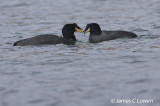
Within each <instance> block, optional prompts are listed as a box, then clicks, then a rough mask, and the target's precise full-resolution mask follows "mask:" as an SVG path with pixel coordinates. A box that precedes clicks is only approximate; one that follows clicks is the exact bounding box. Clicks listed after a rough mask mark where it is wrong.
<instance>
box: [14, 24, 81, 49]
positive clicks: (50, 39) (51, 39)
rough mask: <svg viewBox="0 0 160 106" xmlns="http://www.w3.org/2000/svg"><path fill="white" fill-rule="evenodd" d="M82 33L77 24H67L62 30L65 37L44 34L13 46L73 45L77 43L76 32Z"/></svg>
mask: <svg viewBox="0 0 160 106" xmlns="http://www.w3.org/2000/svg"><path fill="white" fill-rule="evenodd" d="M75 31H78V32H82V31H81V28H80V27H79V26H78V25H77V24H76V23H73V24H66V25H64V27H63V29H62V34H63V37H60V36H57V35H53V34H44V35H37V36H35V37H31V38H27V39H23V40H20V41H17V42H15V43H14V45H13V46H27V45H44V44H60V43H63V44H73V43H75V41H76V37H75V35H74V32H75Z"/></svg>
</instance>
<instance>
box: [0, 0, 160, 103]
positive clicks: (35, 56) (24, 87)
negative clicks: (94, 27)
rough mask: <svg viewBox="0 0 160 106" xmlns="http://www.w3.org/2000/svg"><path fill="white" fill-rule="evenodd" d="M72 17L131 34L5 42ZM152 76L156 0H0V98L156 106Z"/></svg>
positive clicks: (157, 45) (50, 29) (157, 91)
mask: <svg viewBox="0 0 160 106" xmlns="http://www.w3.org/2000/svg"><path fill="white" fill-rule="evenodd" d="M73 22H76V23H77V24H78V25H79V26H80V27H82V28H83V29H84V28H85V26H86V24H88V23H91V22H97V23H99V24H100V26H101V28H102V29H103V30H127V31H132V32H134V33H136V34H138V38H135V39H127V38H125V39H117V40H112V41H105V42H101V43H97V44H91V43H89V42H88V34H87V35H85V36H81V35H83V34H81V33H75V35H76V37H77V39H78V42H77V43H76V44H75V45H72V46H67V45H63V44H59V45H48V46H26V47H13V46H12V45H13V43H14V42H15V41H17V40H20V39H24V38H28V37H32V36H35V35H38V34H46V33H55V34H57V35H60V34H61V29H62V27H63V25H64V24H66V23H73ZM159 82H160V0H79V1H78V0H56V1H55V0H0V106H151V105H152V106H159V104H160V85H159ZM117 98H118V99H133V98H139V99H153V100H154V102H153V103H152V104H133V103H130V104H127V103H123V104H115V103H111V99H117Z"/></svg>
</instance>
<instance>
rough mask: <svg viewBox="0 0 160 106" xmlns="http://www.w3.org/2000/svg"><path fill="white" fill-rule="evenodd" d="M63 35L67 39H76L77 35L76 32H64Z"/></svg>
mask: <svg viewBox="0 0 160 106" xmlns="http://www.w3.org/2000/svg"><path fill="white" fill-rule="evenodd" d="M63 37H64V38H65V39H72V40H75V41H76V37H75V35H74V34H63Z"/></svg>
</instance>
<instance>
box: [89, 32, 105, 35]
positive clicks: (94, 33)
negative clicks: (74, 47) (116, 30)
mask: <svg viewBox="0 0 160 106" xmlns="http://www.w3.org/2000/svg"><path fill="white" fill-rule="evenodd" d="M101 33H102V31H91V32H90V34H91V35H100V34H101Z"/></svg>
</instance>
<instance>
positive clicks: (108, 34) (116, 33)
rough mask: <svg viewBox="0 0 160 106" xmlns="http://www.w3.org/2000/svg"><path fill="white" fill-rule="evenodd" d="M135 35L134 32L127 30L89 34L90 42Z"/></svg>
mask: <svg viewBox="0 0 160 106" xmlns="http://www.w3.org/2000/svg"><path fill="white" fill-rule="evenodd" d="M133 37H137V35H136V34H134V33H132V32H127V31H120V30H119V31H102V32H101V33H100V34H98V35H97V34H93V33H91V34H90V36H89V41H90V42H92V43H93V42H102V41H108V40H114V39H117V38H133Z"/></svg>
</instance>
